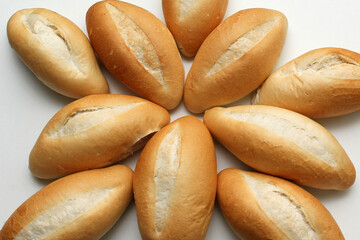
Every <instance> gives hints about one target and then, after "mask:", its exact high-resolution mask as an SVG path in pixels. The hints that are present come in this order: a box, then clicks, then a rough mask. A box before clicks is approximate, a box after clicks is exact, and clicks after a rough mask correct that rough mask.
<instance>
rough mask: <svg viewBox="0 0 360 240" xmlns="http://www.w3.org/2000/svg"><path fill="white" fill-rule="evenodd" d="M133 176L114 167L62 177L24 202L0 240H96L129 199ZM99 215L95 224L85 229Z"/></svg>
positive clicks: (118, 167)
mask: <svg viewBox="0 0 360 240" xmlns="http://www.w3.org/2000/svg"><path fill="white" fill-rule="evenodd" d="M132 176H133V173H132V170H131V169H130V168H128V167H126V166H124V165H115V166H112V167H109V168H105V169H97V170H90V171H85V172H81V173H77V174H73V175H69V176H67V177H64V178H61V179H59V180H57V181H55V182H53V183H51V184H49V185H47V186H46V187H44V188H43V189H41V190H40V191H39V192H37V193H36V194H34V195H33V196H32V197H30V198H29V199H28V200H26V201H25V202H24V203H23V204H22V205H21V206H20V207H19V208H18V209H17V210H16V211H15V212H14V213H13V214H12V216H11V217H10V218H9V220H8V221H7V222H6V223H5V225H4V227H3V229H2V231H1V232H0V239H17V240H27V239H34V240H35V239H45V238H46V239H99V238H100V237H101V236H102V235H103V234H104V233H105V232H106V231H107V230H109V228H110V227H111V226H112V225H113V224H114V223H115V221H116V220H117V218H118V217H119V216H120V215H121V213H122V212H123V211H124V210H125V208H126V206H127V205H128V203H129V201H130V199H131V198H132ZM104 213H106V215H104ZM113 215H117V216H113ZM100 216H101V218H102V220H100V221H99V220H98V221H97V224H98V225H97V226H93V229H87V228H88V227H89V223H92V222H93V221H94V220H97V218H99V217H100ZM107 218H109V220H107ZM108 221H110V222H112V223H110V225H109V226H107V224H109V222H108ZM84 227H85V228H86V229H84V230H81V229H82V228H84ZM69 228H70V229H69ZM98 230H99V231H100V232H97V231H98ZM71 232H72V234H71ZM87 232H88V233H87ZM74 233H80V234H79V235H80V236H82V238H81V237H80V236H73V235H74ZM66 234H67V235H66ZM88 234H89V235H88ZM91 234H94V235H91ZM99 234H100V235H99ZM84 236H86V237H88V238H84Z"/></svg>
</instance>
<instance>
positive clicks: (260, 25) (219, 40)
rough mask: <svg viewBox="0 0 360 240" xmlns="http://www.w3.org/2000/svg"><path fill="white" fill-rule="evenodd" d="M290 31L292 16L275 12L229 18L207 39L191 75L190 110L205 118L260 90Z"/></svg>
mask: <svg viewBox="0 0 360 240" xmlns="http://www.w3.org/2000/svg"><path fill="white" fill-rule="evenodd" d="M286 31H287V19H286V17H285V16H284V15H283V14H282V13H280V12H278V11H275V10H270V9H261V8H257V9H246V10H242V11H239V12H237V13H235V14H233V15H232V16H230V17H229V18H227V19H225V20H224V21H223V22H222V23H221V24H220V25H219V26H218V27H217V28H215V30H214V31H213V32H211V34H210V35H209V36H208V37H207V38H206V39H205V41H204V43H203V44H202V45H201V47H200V49H199V51H198V53H197V54H196V57H195V59H194V63H193V65H192V66H191V68H190V71H189V73H188V75H187V78H186V82H185V90H184V102H185V106H186V107H187V109H188V110H189V111H191V112H194V113H201V112H203V111H204V110H206V109H209V108H211V107H214V106H221V105H226V104H229V103H232V102H235V101H236V100H239V99H241V98H242V97H244V96H246V95H247V94H249V93H250V92H251V91H253V90H255V89H256V88H257V87H258V86H259V85H260V84H261V83H262V82H263V81H265V79H266V78H267V77H268V75H269V74H270V73H271V71H272V69H273V68H274V66H275V64H276V62H277V60H278V59H279V57H280V53H281V50H282V47H283V45H284V42H285V38H286Z"/></svg>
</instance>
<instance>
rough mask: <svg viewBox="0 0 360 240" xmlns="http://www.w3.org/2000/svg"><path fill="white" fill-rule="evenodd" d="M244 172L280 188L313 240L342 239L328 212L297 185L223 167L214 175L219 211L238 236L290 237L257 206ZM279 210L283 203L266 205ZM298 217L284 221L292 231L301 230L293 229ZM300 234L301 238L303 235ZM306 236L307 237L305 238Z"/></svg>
mask: <svg viewBox="0 0 360 240" xmlns="http://www.w3.org/2000/svg"><path fill="white" fill-rule="evenodd" d="M244 175H248V176H250V177H252V178H255V179H256V180H258V181H260V182H263V183H265V184H269V185H274V186H276V187H277V189H278V190H280V191H282V193H281V194H280V196H279V197H287V198H289V199H290V200H292V201H293V202H292V204H294V205H296V206H297V209H296V210H297V211H302V214H303V217H304V218H306V219H307V221H308V222H306V224H307V225H309V227H310V231H313V232H314V234H315V236H316V237H317V238H316V239H319V240H322V239H323V240H325V239H334V240H335V239H336V240H337V239H344V236H343V234H342V233H341V230H340V228H339V227H338V225H337V223H336V222H335V220H334V218H333V217H332V216H331V214H330V213H329V211H328V210H327V209H326V208H325V207H324V206H323V205H322V204H321V202H320V201H319V200H317V199H316V198H315V197H314V196H312V195H311V194H310V193H308V192H306V191H305V190H303V189H302V188H300V187H299V186H297V185H295V184H293V183H291V182H288V181H285V180H283V179H280V178H277V177H273V176H268V175H265V174H260V173H255V172H245V171H242V170H238V169H225V170H223V171H221V172H220V173H219V175H218V189H217V200H218V202H219V205H220V207H221V210H222V213H223V215H224V217H225V218H226V220H227V222H228V223H229V225H230V226H231V228H232V229H233V231H234V232H235V233H236V234H237V235H238V236H239V237H241V239H251V240H253V239H256V240H257V239H279V240H280V239H281V240H282V239H284V240H285V239H286V240H288V239H291V238H290V237H289V236H287V234H286V231H284V229H282V228H281V227H280V226H279V225H277V224H276V223H275V222H274V221H273V220H272V219H271V216H269V214H268V213H267V212H266V211H265V210H264V209H263V208H262V207H261V204H260V203H259V199H258V198H257V197H256V195H255V194H254V189H252V188H251V186H250V185H249V184H248V182H247V180H246V178H245V176H244ZM270 207H273V208H278V209H282V211H279V214H281V213H283V212H285V208H286V207H287V206H279V205H276V206H270ZM299 220H300V219H298V221H296V222H291V221H290V220H289V221H288V222H287V223H286V224H288V225H289V226H290V225H292V224H294V225H293V226H294V228H293V231H294V232H297V231H299V232H300V231H301V228H300V227H299V228H297V227H296V225H297V224H299ZM306 234H308V233H307V232H305V235H306ZM305 235H304V236H302V237H303V238H302V239H305V238H306V236H305ZM309 239H310V238H309Z"/></svg>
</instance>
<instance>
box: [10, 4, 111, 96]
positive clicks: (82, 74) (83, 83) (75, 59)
mask: <svg viewBox="0 0 360 240" xmlns="http://www.w3.org/2000/svg"><path fill="white" fill-rule="evenodd" d="M7 35H8V39H9V43H10V45H11V47H12V48H13V49H14V50H15V51H16V53H17V54H18V56H19V57H20V58H21V60H22V61H23V62H24V63H25V65H26V66H28V67H29V68H30V70H31V71H32V72H33V73H34V74H35V75H36V76H37V78H38V79H39V80H40V81H42V82H43V83H44V84H45V85H46V86H48V87H49V88H51V89H53V90H54V91H56V92H58V93H60V94H62V95H65V96H67V97H72V98H80V97H84V96H87V95H91V94H103V93H109V86H108V83H107V81H106V79H105V78H104V76H103V74H102V72H101V70H100V67H99V65H98V62H97V60H96V57H95V54H94V51H93V49H92V47H91V44H90V42H89V40H88V39H87V37H86V36H85V34H84V33H83V32H82V31H81V30H80V29H79V28H78V27H77V26H76V25H75V24H74V23H73V22H71V21H70V20H69V19H67V18H65V17H63V16H61V15H59V14H58V13H55V12H53V11H51V10H48V9H44V8H33V9H23V10H20V11H18V12H16V13H15V14H14V15H12V16H11V18H10V19H9V21H8V24H7Z"/></svg>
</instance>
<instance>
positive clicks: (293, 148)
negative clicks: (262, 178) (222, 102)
mask: <svg viewBox="0 0 360 240" xmlns="http://www.w3.org/2000/svg"><path fill="white" fill-rule="evenodd" d="M229 114H230V115H231V114H234V117H231V116H230V115H229ZM236 114H240V115H241V114H242V116H245V117H248V119H247V120H237V119H235V118H236V117H235V115H236ZM250 116H251V117H253V118H250ZM255 119H256V122H255ZM204 123H205V125H206V126H207V127H208V128H209V130H210V132H211V134H212V135H213V136H214V137H215V138H216V139H218V140H219V141H220V142H221V143H222V144H223V145H224V146H225V147H226V148H228V149H229V150H230V151H231V152H232V153H233V154H234V155H235V156H237V157H238V158H239V159H240V160H241V161H243V162H244V163H246V164H247V165H249V166H251V167H253V168H255V169H257V170H259V171H262V172H265V173H268V174H271V175H276V176H280V177H283V178H286V179H290V180H293V181H295V182H297V183H300V184H303V185H307V186H311V187H315V188H323V189H339V190H341V189H347V188H349V187H350V186H351V185H352V184H353V183H354V181H355V176H356V173H355V168H354V166H353V164H352V162H351V161H350V159H349V157H348V156H347V154H346V152H345V151H344V149H343V148H342V147H341V145H340V144H339V142H338V141H337V140H336V139H335V137H334V136H333V135H332V134H331V133H330V132H329V131H327V130H326V129H325V128H324V127H322V126H321V125H320V124H318V123H316V122H315V121H313V120H311V119H309V118H307V117H305V116H303V115H300V114H298V113H295V112H292V111H289V110H286V109H281V108H277V107H271V106H260V105H256V106H255V105H254V106H238V107H229V108H213V109H211V110H208V111H206V112H205V115H204ZM261 123H267V125H268V127H265V126H262V124H261Z"/></svg>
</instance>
